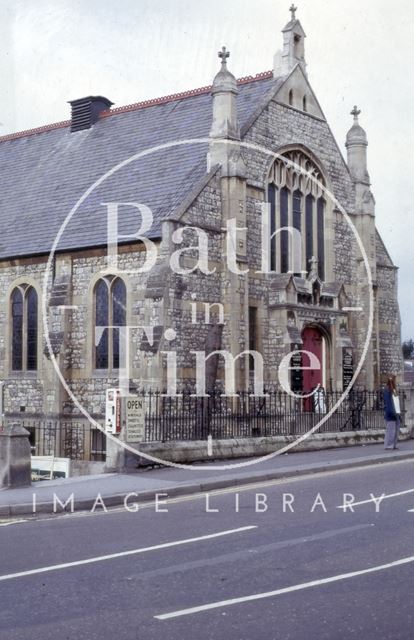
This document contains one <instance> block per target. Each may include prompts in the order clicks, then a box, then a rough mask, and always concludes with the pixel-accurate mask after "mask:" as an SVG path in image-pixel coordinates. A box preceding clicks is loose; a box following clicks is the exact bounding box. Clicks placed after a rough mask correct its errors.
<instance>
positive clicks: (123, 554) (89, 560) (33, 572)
mask: <svg viewBox="0 0 414 640" xmlns="http://www.w3.org/2000/svg"><path fill="white" fill-rule="evenodd" d="M252 529H257V525H250V526H247V527H238V528H237V529H226V530H225V531H218V532H217V533H209V534H207V535H205V536H198V537H197V538H186V539H184V540H174V541H173V542H164V543H162V544H156V545H154V546H152V547H141V548H139V549H131V550H130V551H120V552H119V553H111V554H109V555H106V556H97V557H95V558H87V559H86V560H76V561H75V562H64V563H62V564H55V565H49V566H46V567H39V568H37V569H30V570H28V571H19V572H18V573H8V574H6V575H3V576H0V581H1V582H4V581H5V580H13V579H14V578H22V577H24V576H33V575H36V574H38V573H46V572H47V571H59V570H60V569H68V568H70V567H80V566H82V565H85V564H93V563H96V562H103V561H105V560H113V559H114V558H124V557H126V556H133V555H138V554H139V553H146V552H147V551H157V550H158V549H168V548H170V547H179V546H180V545H183V544H189V543H191V542H201V541H202V540H212V539H213V538H220V537H222V536H229V535H231V534H232V533H241V532H243V531H251V530H252Z"/></svg>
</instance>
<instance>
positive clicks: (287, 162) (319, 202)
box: [268, 150, 326, 280]
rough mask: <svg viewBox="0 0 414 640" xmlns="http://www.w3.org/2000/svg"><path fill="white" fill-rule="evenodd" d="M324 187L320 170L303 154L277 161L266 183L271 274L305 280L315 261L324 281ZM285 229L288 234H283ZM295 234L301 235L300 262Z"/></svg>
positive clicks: (297, 152)
mask: <svg viewBox="0 0 414 640" xmlns="http://www.w3.org/2000/svg"><path fill="white" fill-rule="evenodd" d="M325 184H326V183H325V179H324V176H323V175H322V173H321V171H320V169H319V167H318V166H317V165H316V164H315V163H314V162H313V160H311V159H310V158H309V157H308V156H307V155H305V154H304V153H303V152H302V151H299V150H294V151H289V152H286V153H285V154H284V155H283V156H281V157H279V158H277V159H276V161H275V163H274V164H273V166H272V169H271V171H270V173H269V179H268V201H269V204H270V206H269V214H270V224H269V229H270V236H271V239H270V269H271V271H275V272H277V273H295V274H296V275H302V276H305V277H306V275H307V274H309V271H310V266H311V265H310V261H311V259H312V258H315V259H316V260H317V261H318V274H319V277H320V278H321V280H324V279H325V225H326V202H325V200H324V198H323V188H324V186H325ZM286 227H288V229H289V230H287V231H286V230H283V229H284V228H286ZM295 230H296V231H299V232H300V236H299V241H298V242H299V244H300V245H301V257H299V260H297V259H296V251H297V247H296V241H295V242H293V241H292V238H293V235H294V233H295V234H296V231H295ZM296 235H297V234H296ZM294 253H295V256H294V255H293V254H294ZM299 267H301V270H300V273H298V268H299Z"/></svg>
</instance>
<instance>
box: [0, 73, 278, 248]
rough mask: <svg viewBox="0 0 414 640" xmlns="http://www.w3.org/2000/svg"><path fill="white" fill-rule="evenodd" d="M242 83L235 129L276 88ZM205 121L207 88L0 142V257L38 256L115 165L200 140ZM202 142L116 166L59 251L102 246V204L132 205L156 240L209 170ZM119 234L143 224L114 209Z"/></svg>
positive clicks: (130, 212) (269, 82) (269, 79)
mask: <svg viewBox="0 0 414 640" xmlns="http://www.w3.org/2000/svg"><path fill="white" fill-rule="evenodd" d="M238 82H239V89H240V93H239V96H238V115H239V122H240V126H241V127H243V125H244V124H245V123H247V122H248V120H249V118H250V117H251V116H252V114H253V113H254V112H255V111H256V110H257V108H258V106H259V105H260V104H262V103H263V101H265V99H266V97H267V95H268V94H269V93H271V92H273V90H274V88H275V83H276V80H275V79H274V78H273V76H272V74H271V73H270V72H267V73H264V74H259V76H256V78H246V79H243V80H241V81H238ZM211 120H212V97H211V95H210V88H209V87H207V88H204V89H202V90H199V91H198V92H197V91H195V92H189V95H186V94H185V95H183V94H178V96H171V97H169V98H168V97H167V98H165V99H160V100H158V101H152V102H150V103H145V104H144V103H141V104H138V105H132V106H131V107H125V108H123V109H115V110H113V111H112V112H106V113H105V114H104V117H101V118H100V120H99V121H98V122H97V123H96V124H95V125H94V126H93V127H92V128H91V129H88V130H85V131H79V132H76V133H71V132H70V128H69V123H60V124H57V125H51V126H50V127H45V128H44V129H42V130H40V132H38V133H34V132H28V133H27V134H15V135H11V136H5V137H4V138H2V139H0V225H1V227H0V228H1V234H0V259H4V258H11V257H19V256H25V255H26V256H27V255H35V254H44V253H48V252H49V251H50V250H51V248H52V244H53V241H54V239H55V237H56V234H57V232H58V230H59V228H60V227H61V225H62V223H63V221H64V220H65V218H66V216H67V215H68V213H69V212H70V211H71V209H72V207H73V206H74V205H75V203H76V202H77V201H78V199H79V198H80V197H81V196H82V195H83V194H84V192H85V191H86V189H88V188H89V187H90V186H91V185H92V184H93V183H94V182H95V181H96V180H97V179H98V178H100V177H101V176H103V175H104V174H105V173H106V172H108V171H109V170H110V169H112V168H113V167H114V166H116V165H117V164H118V163H120V162H122V161H124V160H125V159H127V158H129V157H131V156H133V155H134V154H137V153H140V152H142V151H144V150H146V149H149V148H152V147H154V146H155V145H161V144H164V143H168V142H174V141H178V140H185V139H191V138H202V137H207V136H208V134H209V130H210V127H211ZM206 154H207V144H205V143H203V144H192V145H185V146H175V147H172V148H169V149H164V150H162V151H158V152H156V153H152V154H151V155H147V156H145V157H143V158H141V159H139V160H136V161H134V162H133V163H131V164H129V165H128V166H126V167H124V168H123V169H120V170H118V171H117V172H116V173H114V174H113V175H112V176H111V177H109V178H108V179H107V180H105V181H104V182H103V183H102V184H101V185H100V186H99V187H98V188H97V189H95V190H94V191H93V192H92V193H91V195H90V196H89V197H88V198H87V199H86V200H85V202H84V203H83V204H82V205H81V206H80V207H79V209H78V211H77V213H76V215H75V216H74V217H73V218H72V220H71V221H70V223H69V224H68V226H67V228H66V230H65V232H64V234H63V235H62V237H61V240H60V242H59V245H58V247H57V249H58V250H69V249H78V248H87V247H93V246H101V245H104V244H106V243H107V216H106V207H104V206H102V204H101V203H103V202H112V201H118V202H139V203H141V204H145V205H146V206H148V207H150V209H151V211H152V213H153V216H154V222H153V225H152V227H151V229H150V231H149V232H148V233H146V235H147V236H148V237H151V238H156V237H160V235H161V220H162V219H163V218H165V217H167V216H168V215H169V214H171V213H173V211H174V209H175V208H176V207H177V206H178V205H179V204H180V202H182V200H183V199H184V198H185V197H186V196H188V194H189V193H190V192H191V191H192V190H193V189H194V187H195V185H196V184H197V183H198V182H199V181H200V180H202V178H203V176H205V174H206V169H207V166H206ZM121 214H122V216H121V217H122V221H120V224H119V228H120V231H121V232H122V233H124V234H125V235H126V234H128V232H129V233H130V234H131V233H133V232H136V231H137V229H138V226H139V220H140V218H139V217H138V216H137V213H136V211H135V210H134V209H132V208H131V207H128V208H126V207H125V208H123V209H122V210H121Z"/></svg>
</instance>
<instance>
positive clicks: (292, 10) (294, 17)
mask: <svg viewBox="0 0 414 640" xmlns="http://www.w3.org/2000/svg"><path fill="white" fill-rule="evenodd" d="M297 10H298V8H297V7H295V5H294V3H293V2H292V4H291V5H290V7H289V11H290V13H291V15H292V18H291V19H292V20H295V19H296V15H295V14H296V11H297Z"/></svg>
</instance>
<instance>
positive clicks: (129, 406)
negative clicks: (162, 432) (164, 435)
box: [125, 396, 146, 442]
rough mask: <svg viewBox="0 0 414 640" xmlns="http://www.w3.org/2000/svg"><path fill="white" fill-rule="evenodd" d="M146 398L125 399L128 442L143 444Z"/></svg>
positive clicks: (130, 397) (132, 397) (133, 397)
mask: <svg viewBox="0 0 414 640" xmlns="http://www.w3.org/2000/svg"><path fill="white" fill-rule="evenodd" d="M145 411H146V406H145V398H140V397H136V396H127V397H126V398H125V417H126V439H127V442H142V441H143V440H144V437H145Z"/></svg>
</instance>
